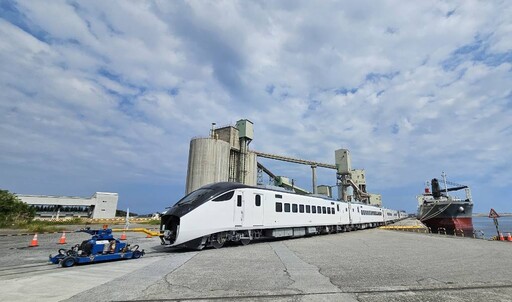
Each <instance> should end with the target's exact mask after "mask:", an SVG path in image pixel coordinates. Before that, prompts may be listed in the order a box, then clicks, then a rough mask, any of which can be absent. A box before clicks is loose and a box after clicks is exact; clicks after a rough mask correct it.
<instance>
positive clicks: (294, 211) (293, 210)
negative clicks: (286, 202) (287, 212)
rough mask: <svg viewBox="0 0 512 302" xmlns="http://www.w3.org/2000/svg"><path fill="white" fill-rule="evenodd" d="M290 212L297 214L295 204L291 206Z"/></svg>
mask: <svg viewBox="0 0 512 302" xmlns="http://www.w3.org/2000/svg"><path fill="white" fill-rule="evenodd" d="M292 212H293V213H297V212H298V210H297V205H296V204H292Z"/></svg>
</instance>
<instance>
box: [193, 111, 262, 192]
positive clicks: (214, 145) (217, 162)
mask: <svg viewBox="0 0 512 302" xmlns="http://www.w3.org/2000/svg"><path fill="white" fill-rule="evenodd" d="M214 125H215V124H212V126H214ZM253 135H254V130H253V124H252V122H251V121H249V120H246V119H244V120H239V121H238V122H237V123H236V126H235V127H233V126H226V127H221V128H218V129H214V128H213V127H212V130H211V132H210V137H209V138H196V139H193V140H192V141H191V142H190V150H189V157H188V171H187V187H186V194H188V193H190V192H192V191H194V190H196V189H198V188H200V187H202V186H204V185H207V184H211V183H215V182H220V181H231V182H240V183H243V184H246V185H256V181H257V164H256V154H255V153H253V152H251V151H249V144H250V142H251V141H252V139H253Z"/></svg>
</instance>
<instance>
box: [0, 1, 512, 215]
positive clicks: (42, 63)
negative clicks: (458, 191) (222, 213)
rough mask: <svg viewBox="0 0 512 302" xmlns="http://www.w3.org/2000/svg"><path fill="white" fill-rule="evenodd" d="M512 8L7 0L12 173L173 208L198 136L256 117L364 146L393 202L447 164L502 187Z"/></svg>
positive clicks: (360, 161) (261, 139) (265, 127)
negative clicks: (147, 199)
mask: <svg viewBox="0 0 512 302" xmlns="http://www.w3.org/2000/svg"><path fill="white" fill-rule="evenodd" d="M510 20H512V9H511V8H510V6H509V5H507V2H505V1H501V2H492V3H487V2H478V1H464V2H455V3H447V2H443V1H439V2H428V3H427V2H425V3H416V2H415V3H403V2H396V1H381V2H377V3H375V2H373V1H372V2H370V1H354V2H342V3H337V2H321V3H313V2H311V1H289V2H287V1H279V2H266V1H255V2H244V1H229V2H203V1H190V2H164V1H151V2H117V3H115V2H109V3H104V2H103V1H87V2H75V1H69V2H52V3H44V4H43V3H35V2H26V1H19V2H2V4H0V38H1V39H0V60H1V61H2V62H4V63H3V66H2V69H1V70H0V91H2V92H1V94H0V96H1V97H0V119H1V121H2V122H0V135H1V138H2V142H3V143H2V144H1V146H0V154H1V155H0V167H1V168H2V170H3V171H5V172H4V173H2V176H1V177H0V183H4V184H5V185H6V186H7V188H8V189H11V190H16V191H18V192H20V193H36V194H37V193H46V194H81V195H89V194H91V193H92V192H91V191H93V190H99V189H96V188H101V189H102V190H109V188H111V189H110V190H114V189H117V188H119V189H120V190H125V191H124V192H127V194H126V195H125V196H123V194H122V193H123V192H122V191H121V192H120V194H121V196H122V198H121V199H122V201H121V202H122V205H129V206H130V208H132V209H137V208H139V209H140V210H142V211H149V210H158V209H159V208H162V207H163V206H165V205H167V204H168V203H170V202H171V201H173V200H176V199H178V198H179V197H180V195H181V194H182V193H183V190H182V189H180V188H182V187H183V186H184V182H185V181H184V179H185V175H186V164H187V156H188V143H189V139H190V138H191V137H194V136H206V135H207V134H208V130H209V127H210V123H212V122H216V123H217V124H218V125H222V124H228V123H231V124H234V123H235V122H236V121H237V120H238V119H240V118H248V119H250V120H252V121H253V122H254V123H255V140H254V141H253V142H252V143H251V148H254V149H257V150H259V151H263V152H270V153H276V154H281V155H286V156H293V157H300V158H305V159H309V160H315V161H322V162H327V163H332V162H333V161H334V150H335V149H338V148H348V149H350V150H351V154H352V157H353V165H354V167H357V168H365V169H366V171H367V178H368V188H369V190H370V191H372V192H379V191H383V192H386V194H389V196H384V202H385V203H386V201H388V204H389V206H391V207H401V208H406V209H409V210H411V209H413V208H414V207H415V201H414V196H412V197H411V196H404V195H403V193H402V192H411V191H415V190H416V189H417V190H416V191H418V192H419V191H420V190H421V189H422V188H421V187H422V183H423V181H424V180H426V179H427V178H432V177H434V176H438V174H439V173H440V172H441V171H442V170H444V171H446V172H447V173H448V175H449V176H453V178H455V179H454V180H456V179H457V178H460V179H462V180H465V181H467V182H468V183H469V184H470V185H472V186H473V187H478V188H477V189H476V191H477V192H476V194H474V195H475V196H476V198H480V199H483V198H484V196H485V197H487V199H489V198H488V197H489V196H493V194H494V193H493V188H498V187H500V188H502V187H503V186H507V185H510V184H511V183H512V178H510V177H507V175H508V174H510V172H512V170H511V169H512V167H511V165H510V164H509V163H510V162H511V161H512V158H511V156H510V153H509V152H508V150H510V148H511V147H512V146H511V144H512V143H511V142H510V140H509V139H508V138H509V137H510V136H511V134H512V133H511V132H512V130H511V129H512V122H511V120H510V118H509V116H510V114H511V112H510V111H511V104H512V91H511V89H512V88H511V87H512V85H511V83H512V75H511V70H512V69H511V67H512V66H511V64H512V55H511V54H512V45H511V44H510V43H511V42H510V41H512V39H511V34H512V25H511V22H510ZM265 163H266V165H269V167H271V168H272V169H275V170H276V171H277V172H276V173H277V174H281V175H286V176H289V177H291V178H294V179H296V180H297V182H298V184H299V185H301V186H304V187H308V186H310V180H309V178H310V173H311V171H310V168H309V167H296V166H290V165H287V164H281V163H275V162H272V161H266V162H265ZM507 173H508V174H507ZM9 175H14V176H15V177H9ZM27 175H30V177H31V178H33V179H34V181H33V182H37V183H39V184H42V183H44V184H45V186H42V185H36V184H34V185H31V184H30V183H27V182H26V181H24V178H25V177H27ZM319 178H320V179H321V180H322V182H325V183H327V184H329V185H334V183H335V178H334V175H333V172H332V171H325V170H324V171H320V170H319ZM77 183H78V184H77ZM166 186H168V187H167V189H164V188H165V187H166ZM128 188H129V189H128ZM169 188H173V190H172V191H171V190H169ZM174 189H176V190H174ZM144 190H156V191H154V192H153V191H152V192H151V194H149V195H151V196H152V198H156V199H159V200H157V201H155V202H154V204H152V205H149V204H146V203H145V202H144V203H141V202H140V199H141V196H144V193H143V192H144ZM128 192H129V193H128ZM500 192H501V191H500ZM149 195H148V196H149ZM409 199H410V203H407V202H406V200H409ZM491 199H493V200H500V198H499V196H494V197H493V198H491ZM478 206H479V205H478V203H477V209H478ZM501 206H503V207H505V205H504V204H503V205H501Z"/></svg>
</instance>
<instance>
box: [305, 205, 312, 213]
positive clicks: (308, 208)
mask: <svg viewBox="0 0 512 302" xmlns="http://www.w3.org/2000/svg"><path fill="white" fill-rule="evenodd" d="M306 213H311V206H310V205H307V206H306Z"/></svg>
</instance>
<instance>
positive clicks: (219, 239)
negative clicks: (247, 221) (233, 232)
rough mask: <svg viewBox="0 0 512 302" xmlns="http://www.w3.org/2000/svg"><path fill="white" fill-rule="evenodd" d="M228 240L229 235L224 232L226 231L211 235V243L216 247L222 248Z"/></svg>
mask: <svg viewBox="0 0 512 302" xmlns="http://www.w3.org/2000/svg"><path fill="white" fill-rule="evenodd" d="M226 241H227V236H226V233H224V232H222V233H216V234H213V235H212V236H211V237H210V244H211V245H212V246H213V247H214V248H216V249H220V248H221V247H223V246H224V243H226Z"/></svg>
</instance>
